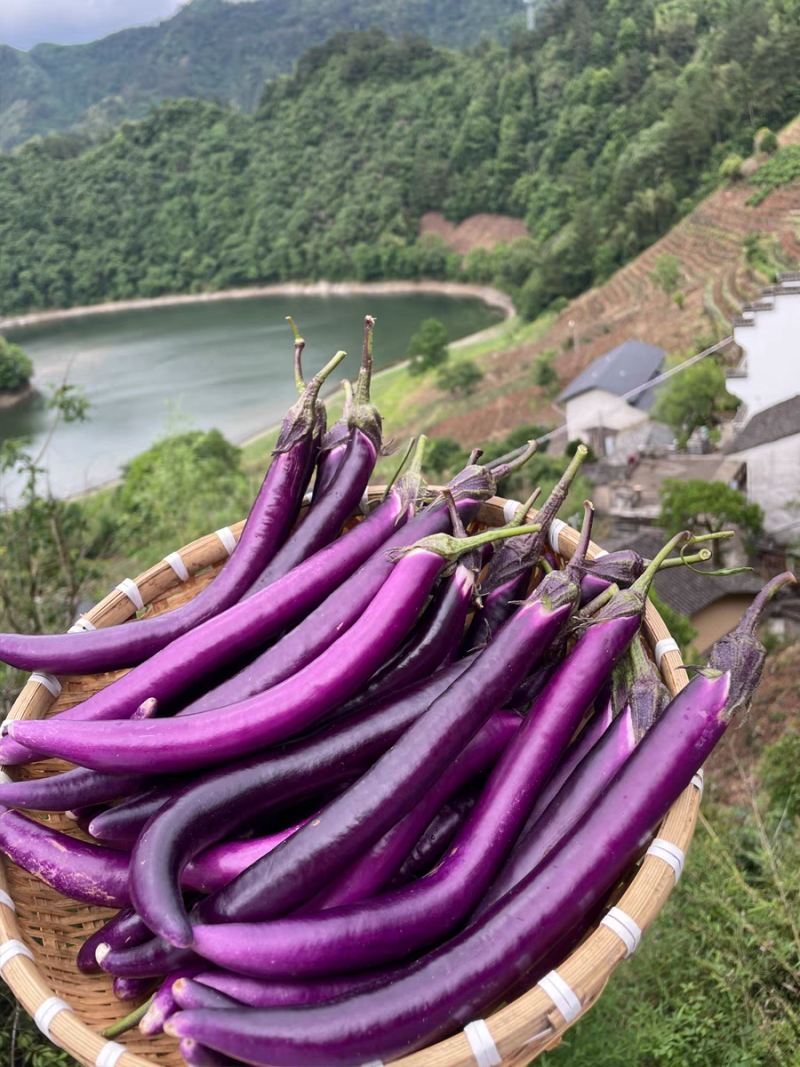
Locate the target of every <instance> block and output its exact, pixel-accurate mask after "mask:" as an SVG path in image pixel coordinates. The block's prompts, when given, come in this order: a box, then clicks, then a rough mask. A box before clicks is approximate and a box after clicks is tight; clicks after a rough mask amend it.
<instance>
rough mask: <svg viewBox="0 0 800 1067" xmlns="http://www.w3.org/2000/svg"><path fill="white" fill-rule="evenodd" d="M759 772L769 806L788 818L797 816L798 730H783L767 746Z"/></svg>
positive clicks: (799, 797)
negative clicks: (781, 733)
mask: <svg viewBox="0 0 800 1067" xmlns="http://www.w3.org/2000/svg"><path fill="white" fill-rule="evenodd" d="M759 770H760V773H761V781H762V782H763V784H764V788H765V789H766V791H767V793H768V794H769V799H770V804H771V806H772V807H773V808H775V809H777V810H778V811H779V812H781V813H785V814H786V816H787V817H788V818H790V819H793V818H797V816H800V730H797V729H793V730H792V729H790V730H787V731H786V733H785V734H784V735H783V737H782V738H781V739H780V740H779V741H776V743H775V744H774V745H770V747H769V748H768V749H767V750H766V752H765V753H764V755H763V757H762V758H761V764H760V767H759Z"/></svg>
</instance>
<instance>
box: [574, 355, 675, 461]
mask: <svg viewBox="0 0 800 1067" xmlns="http://www.w3.org/2000/svg"><path fill="white" fill-rule="evenodd" d="M665 359H666V352H664V350H663V349H661V348H656V346H655V345H648V344H645V343H644V342H643V341H636V340H630V341H625V342H624V344H621V345H618V346H617V347H616V348H612V349H611V351H610V352H606V353H605V355H603V356H600V357H599V358H598V359H596V360H595V361H594V362H593V363H591V364H590V365H589V366H588V367H587V368H586V370H584V371H583V372H582V373H581V374H579V375H578V377H577V378H576V379H575V381H573V382H572V383H571V384H570V385H568V386H567V387H566V389H564V390H563V391H562V392H561V393H560V394H559V396H558V397H557V398H556V403H557V404H560V405H563V408H564V414H565V418H566V423H567V438H568V440H570V441H576V440H581V441H583V442H584V443H585V444H587V445H591V446H592V448H593V449H594V451H595V452H596V453H597V455H598V456H603V457H609V458H610V457H612V456H614V457H621V459H622V462H624V461H625V459H626V457H627V454H628V453H629V452H630V450H631V449H634V450H635V451H638V450H639V449H641V447H642V446H643V444H644V443H645V442H647V443H649V442H650V438H651V436H652V433H653V426H654V425H657V424H653V423H651V422H650V421H649V412H650V408H651V407H652V406H653V403H654V400H655V389H645V390H643V391H642V392H640V393H639V394H638V395H636V396H634V397H631V398H630V399H626V394H628V393H630V392H631V391H632V390H635V389H639V388H640V387H641V386H644V385H646V384H647V382H649V381H651V380H652V379H653V378H655V377H657V376H658V374H659V372H660V371H661V369H662V367H663V365H664V360H665ZM634 429H636V431H637V432H636V433H633V430H634ZM662 429H663V428H662ZM666 432H667V434H668V437H669V440H671V439H672V434H671V433H669V431H666ZM660 436H661V437H662V438H663V437H664V433H662V434H661V435H660Z"/></svg>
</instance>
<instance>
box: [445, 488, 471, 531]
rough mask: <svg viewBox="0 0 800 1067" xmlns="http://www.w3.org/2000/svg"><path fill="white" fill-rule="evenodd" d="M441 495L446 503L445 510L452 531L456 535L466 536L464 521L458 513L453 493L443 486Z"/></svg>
mask: <svg viewBox="0 0 800 1067" xmlns="http://www.w3.org/2000/svg"><path fill="white" fill-rule="evenodd" d="M442 496H443V497H444V502H445V504H447V511H448V514H449V515H450V525H451V526H452V527H453V533H454V534H455V536H456V537H466V536H467V531H466V530H465V529H464V523H463V522H462V521H461V516H460V515H459V513H458V508H457V507H456V502H455V498H454V496H453V494H452V493H451V492H450V490H449V489H448V488H446V487H445V488H444V489H443V490H442Z"/></svg>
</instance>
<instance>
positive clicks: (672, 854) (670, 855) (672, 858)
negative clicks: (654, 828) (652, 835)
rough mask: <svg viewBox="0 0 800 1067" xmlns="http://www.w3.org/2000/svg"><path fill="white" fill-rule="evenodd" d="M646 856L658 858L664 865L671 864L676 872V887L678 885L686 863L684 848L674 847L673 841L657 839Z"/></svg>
mask: <svg viewBox="0 0 800 1067" xmlns="http://www.w3.org/2000/svg"><path fill="white" fill-rule="evenodd" d="M645 854H646V855H647V856H656V857H657V858H658V859H660V860H663V861H664V863H667V864H669V866H670V867H671V868H672V869H673V871H674V872H675V885H677V884H678V882H679V881H680V877H681V875H682V874H683V865H684V863H685V862H686V853H685V852H684V851H683V849H682V848H678V846H677V845H673V843H672V842H671V841H667V840H666V839H665V838H663V837H657V838H656V839H655V841H653V843H652V845H651V846H650V848H648V850H647V852H646V853H645Z"/></svg>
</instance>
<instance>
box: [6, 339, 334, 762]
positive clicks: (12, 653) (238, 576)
mask: <svg viewBox="0 0 800 1067" xmlns="http://www.w3.org/2000/svg"><path fill="white" fill-rule="evenodd" d="M342 359H344V353H343V352H340V353H338V354H337V355H336V356H335V357H334V359H333V360H331V362H330V363H329V364H328V365H327V366H326V367H324V368H323V370H321V371H320V372H319V374H317V375H316V376H315V377H314V378H312V380H311V381H310V382H309V384H308V386H307V388H306V390H305V392H304V394H303V396H302V397H301V398H300V400H299V401H298V402H297V403H296V404H295V405H294V407H293V408H291V410H290V411H289V413H288V414H287V416H286V418H285V420H284V423H283V427H282V429H281V433H280V436H279V437H278V443H277V446H276V449H275V453H274V458H273V460H272V463H271V465H270V468H269V471H268V472H267V476H266V478H265V479H264V484H263V485H262V487H261V490H260V491H259V494H258V497H257V498H256V501H255V503H254V504H253V507H252V509H251V511H250V515H249V516H248V519H247V522H246V524H245V527H244V529H243V530H242V536H241V538H240V539H239V544H238V545H237V546H236V548H235V550H234V552H233V554H232V555H231V558H230V559H229V560H228V562H227V563H226V564H225V566H224V567H223V568H222V570H221V571H220V573H219V574H218V575H217V577H216V579H215V580H214V581H213V582H212V583H211V584H210V585H209V586H207V588H206V589H204V590H203V591H202V593H200V594H199V595H198V596H196V597H194V599H193V600H191V601H189V603H188V604H184V605H183V606H182V607H180V608H177V609H176V610H175V611H169V612H165V613H164V614H162V615H158V616H156V617H155V618H152V619H145V620H142V621H141V622H137V623H136V625H135V626H114V627H109V628H108V629H105V630H93V631H91V632H90V633H78V634H57V635H49V636H44V637H41V636H40V637H29V636H25V635H21V634H20V635H18V634H3V635H2V636H0V660H2V661H3V662H5V663H8V664H10V665H11V666H13V667H18V668H20V669H22V670H28V671H35V670H38V671H50V672H52V673H55V674H60V673H65V674H97V673H99V672H101V671H109V670H117V669H118V668H120V667H133V666H136V664H138V663H141V662H142V661H143V660H145V659H147V658H148V657H149V656H152V655H153V654H154V653H156V652H158V651H159V650H160V649H162V648H164V646H165V645H167V644H169V642H170V641H174V640H175V638H176V637H180V635H181V634H184V633H186V632H187V631H188V630H191V629H193V628H194V627H195V626H198V625H199V624H200V623H201V622H205V621H206V619H210V618H212V617H213V616H214V615H217V614H219V612H220V611H223V610H224V609H225V608H227V607H230V605H231V604H235V603H236V602H237V601H238V600H239V599H240V598H241V597H242V595H243V594H244V593H246V592H247V590H248V589H249V588H250V587H251V585H252V584H253V581H254V580H255V578H256V577H257V576H258V575H259V574H260V573H261V572H262V571H263V570H264V567H265V566H266V565H267V564H268V563H269V561H270V560H271V559H272V557H273V556H274V555H275V553H276V552H277V551H278V549H279V548H280V546H281V545H282V544H283V541H284V540H285V538H286V535H287V534H288V533H289V531H290V530H291V528H292V526H293V525H294V522H295V520H296V518H297V515H298V512H299V510H300V505H301V502H302V498H303V493H304V492H305V487H306V484H307V481H308V477H309V476H310V471H311V464H312V462H313V459H314V457H315V456H316V452H317V446H316V443H315V439H314V413H315V408H316V404H317V396H318V395H319V390H320V387H321V386H322V383H323V382H324V381H325V379H326V378H327V377H328V375H329V374H330V373H331V371H333V369H334V368H335V367H337V366H338V365H339V363H341V361H342ZM6 747H8V748H9V749H10V745H6ZM0 752H1V753H2V762H3V763H10V762H12V760H11V759H9V758H7V753H6V751H5V750H4V748H3V745H2V744H0Z"/></svg>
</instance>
